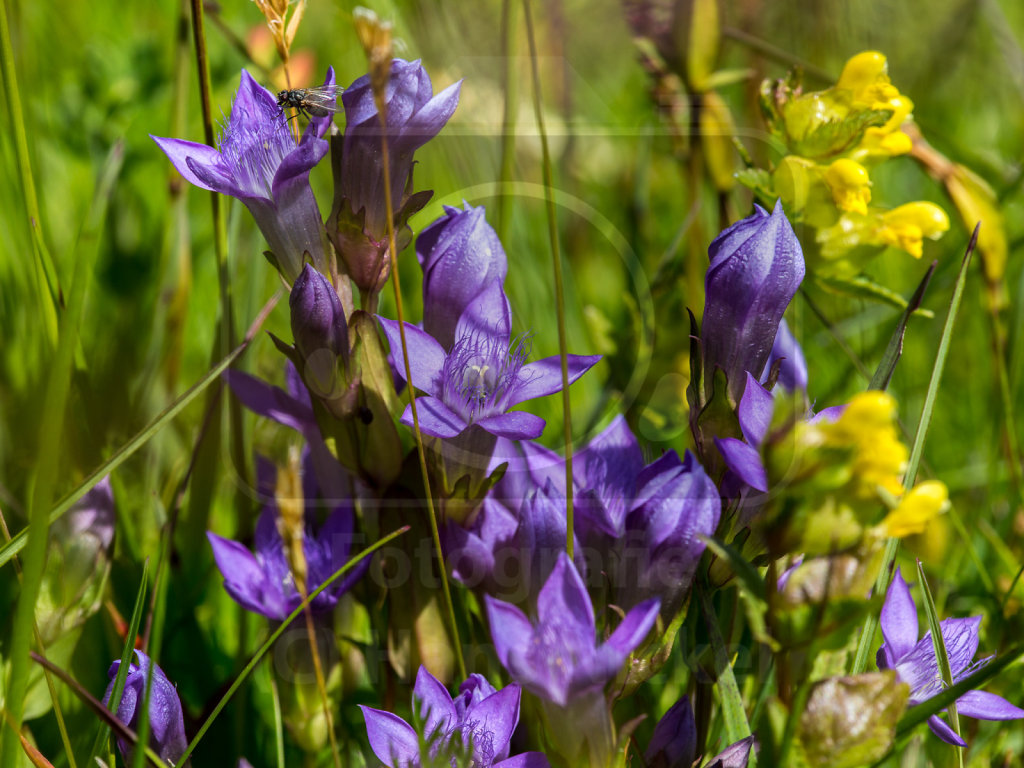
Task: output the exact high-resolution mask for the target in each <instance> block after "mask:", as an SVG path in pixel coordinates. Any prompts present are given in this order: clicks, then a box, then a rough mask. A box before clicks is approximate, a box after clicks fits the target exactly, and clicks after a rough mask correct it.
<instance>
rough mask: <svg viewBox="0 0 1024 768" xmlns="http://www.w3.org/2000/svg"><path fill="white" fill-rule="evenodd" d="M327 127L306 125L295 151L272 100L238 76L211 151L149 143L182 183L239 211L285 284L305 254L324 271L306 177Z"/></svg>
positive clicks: (319, 121)
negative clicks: (245, 212) (225, 198)
mask: <svg viewBox="0 0 1024 768" xmlns="http://www.w3.org/2000/svg"><path fill="white" fill-rule="evenodd" d="M324 85H334V69H333V68H331V69H328V70H327V79H326V80H325V81H324ZM330 123H331V115H327V116H326V117H320V118H317V117H314V118H312V119H311V120H310V122H309V125H308V126H306V131H305V133H304V134H303V135H302V140H301V141H300V142H299V143H298V144H296V143H295V139H294V138H293V137H292V132H291V130H290V128H289V126H288V122H287V120H286V119H285V117H284V113H283V112H282V110H281V108H280V107H279V106H278V105H277V98H276V97H275V96H274V94H272V93H271V92H270V91H268V90H267V89H266V88H264V87H263V86H262V85H260V84H259V83H257V82H256V81H255V80H253V79H252V77H251V76H250V75H249V73H248V72H246V71H245V70H244V69H243V70H242V81H241V85H240V86H239V88H238V93H237V94H236V96H235V101H234V103H233V104H232V105H231V117H230V118H228V123H227V125H226V126H225V127H224V129H223V130H222V131H221V134H220V137H219V138H218V139H217V148H216V149H214V148H213V147H208V146H206V145H205V144H197V143H195V142H191V141H185V140H183V139H163V138H160V137H158V136H152V137H151V138H152V139H153V140H154V141H155V142H156V143H157V145H158V146H159V147H160V149H162V150H163V151H164V152H165V153H166V154H167V157H168V158H169V159H170V161H171V162H172V163H173V164H174V167H175V168H177V169H178V173H180V174H181V175H182V176H184V177H185V180H186V181H188V182H190V183H192V184H195V185H196V186H197V187H201V188H202V189H209V190H212V191H214V192H220V193H221V194H223V195H230V196H231V197H237V198H238V199H239V200H241V201H242V202H243V203H245V206H246V208H248V209H249V212H250V213H251V214H252V216H253V218H254V219H256V224H257V225H258V226H259V228H260V231H262V232H263V236H264V237H265V238H266V239H267V243H268V244H269V245H270V252H271V253H272V254H273V260H274V261H275V263H276V266H277V268H278V270H280V272H281V274H282V275H283V276H284V278H285V280H287V281H288V282H289V283H290V282H292V281H294V280H295V278H296V277H298V275H299V271H300V270H301V269H302V261H303V258H304V254H306V253H308V254H309V255H310V256H311V257H312V259H313V263H314V264H315V265H316V267H317V269H319V270H320V271H321V272H326V271H327V256H326V254H325V252H324V240H323V223H322V221H321V219H320V209H319V208H318V207H317V204H316V199H315V198H314V197H313V190H312V189H311V188H310V186H309V172H310V170H312V168H313V166H315V165H316V164H317V163H318V162H320V160H321V159H322V158H323V156H324V155H326V154H327V149H328V144H327V142H326V141H324V140H323V138H322V136H323V135H324V133H325V132H326V131H327V129H328V127H329V126H330Z"/></svg>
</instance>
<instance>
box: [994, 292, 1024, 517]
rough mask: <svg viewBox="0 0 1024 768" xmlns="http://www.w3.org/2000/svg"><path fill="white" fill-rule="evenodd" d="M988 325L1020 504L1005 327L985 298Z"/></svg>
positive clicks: (1023, 491)
mask: <svg viewBox="0 0 1024 768" xmlns="http://www.w3.org/2000/svg"><path fill="white" fill-rule="evenodd" d="M988 305H989V312H988V317H989V326H990V328H991V331H992V363H993V365H994V366H995V374H996V388H997V389H998V391H999V402H1000V405H1001V406H1002V407H1001V409H1000V410H1001V411H1002V416H1003V433H1004V435H1005V438H1006V442H1005V447H1006V463H1007V464H1008V468H1009V470H1010V480H1011V482H1012V483H1013V488H1014V491H1016V493H1017V503H1018V504H1022V505H1024V481H1022V478H1021V463H1022V461H1021V452H1020V440H1019V438H1018V436H1017V425H1016V420H1015V415H1016V414H1015V413H1014V402H1013V396H1012V394H1011V391H1010V375H1009V372H1008V370H1007V363H1006V328H1005V327H1004V325H1003V322H1002V320H1001V319H1000V317H999V309H998V307H997V306H996V303H995V301H989V302H988Z"/></svg>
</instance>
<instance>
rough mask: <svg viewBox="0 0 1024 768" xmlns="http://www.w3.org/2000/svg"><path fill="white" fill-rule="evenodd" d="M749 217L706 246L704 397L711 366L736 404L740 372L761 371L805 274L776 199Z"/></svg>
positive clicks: (741, 378)
mask: <svg viewBox="0 0 1024 768" xmlns="http://www.w3.org/2000/svg"><path fill="white" fill-rule="evenodd" d="M755 209H756V210H755V212H754V214H753V215H752V216H748V217H747V218H745V219H743V220H742V221H739V222H737V223H735V224H733V225H732V226H731V227H729V228H728V229H726V230H724V231H723V232H722V233H721V234H720V235H718V237H716V238H715V239H714V241H712V243H711V246H710V247H709V248H708V254H709V255H710V257H711V265H710V266H709V267H708V271H707V274H706V275H705V278H704V295H705V299H704V318H703V320H702V321H701V343H702V345H703V349H704V371H705V374H704V376H705V379H704V380H705V393H704V394H705V397H707V398H710V397H711V395H712V392H711V387H712V382H713V381H714V370H715V367H716V366H717V367H720V368H721V369H722V370H723V371H724V372H725V375H726V378H727V380H728V382H729V397H730V398H731V399H732V400H733V402H739V400H740V397H741V396H742V395H743V387H744V385H745V382H746V378H745V376H744V373H745V372H747V371H751V372H752V373H754V374H755V375H756V374H759V373H760V372H761V371H762V370H763V369H764V366H765V363H766V362H767V361H768V357H769V355H770V354H771V350H772V345H773V343H774V341H775V337H776V335H777V334H778V330H779V321H780V320H781V319H782V315H783V313H784V312H785V311H786V307H787V306H789V302H790V301H791V300H792V298H793V296H794V294H796V290H797V288H799V287H800V282H801V281H802V280H803V278H804V257H803V252H802V251H801V250H800V241H799V240H797V238H796V234H795V233H794V232H793V227H792V226H790V223H789V220H788V219H786V215H785V213H783V211H782V204H781V203H776V204H775V210H773V211H772V213H771V215H769V214H768V212H767V211H765V210H764V208H761V207H760V206H755Z"/></svg>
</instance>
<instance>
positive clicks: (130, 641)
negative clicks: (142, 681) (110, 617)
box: [85, 558, 149, 766]
mask: <svg viewBox="0 0 1024 768" xmlns="http://www.w3.org/2000/svg"><path fill="white" fill-rule="evenodd" d="M148 579H149V558H146V560H145V561H144V562H143V563H142V578H141V579H140V580H139V591H138V593H137V594H136V595H135V607H134V608H132V618H131V621H130V623H129V624H128V634H127V635H125V639H124V648H122V649H121V666H120V667H118V669H117V675H116V676H115V677H114V687H113V689H112V690H111V691H110V701H109V702H108V704H107V709H109V710H110V712H112V713H116V712H117V708H118V706H120V704H121V694H123V693H124V683H125V680H127V679H128V665H129V664H130V663H131V658H132V654H133V652H134V651H135V638H136V637H138V635H139V626H140V625H141V624H142V608H143V606H144V605H145V603H146V586H147V583H148ZM109 730H110V727H109V726H108V725H105V724H104V725H100V727H99V730H98V731H97V732H96V738H95V740H94V741H93V745H92V749H91V750H90V751H89V759H88V760H86V761H85V764H86V765H89V766H92V765H95V764H96V758H97V757H99V755H100V752H101V750H102V749H103V744H104V742H105V741H106V740H107V735H108V734H109Z"/></svg>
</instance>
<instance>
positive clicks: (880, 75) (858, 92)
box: [836, 51, 900, 109]
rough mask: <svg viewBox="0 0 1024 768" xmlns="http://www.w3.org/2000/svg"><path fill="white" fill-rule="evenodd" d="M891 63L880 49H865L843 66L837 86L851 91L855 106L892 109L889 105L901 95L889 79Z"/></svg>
mask: <svg viewBox="0 0 1024 768" xmlns="http://www.w3.org/2000/svg"><path fill="white" fill-rule="evenodd" d="M888 71H889V65H888V64H887V63H886V59H885V56H884V55H883V54H881V53H879V52H878V51H864V52H863V53H858V54H857V55H856V56H853V57H852V58H851V59H850V60H849V61H847V62H846V65H845V66H844V67H843V72H842V74H841V75H839V82H838V83H836V88H838V89H839V90H843V91H849V92H850V98H851V101H852V102H853V104H854V105H855V106H866V107H869V108H871V109H892V107H890V106H889V105H888V102H890V101H891V100H892V99H895V98H897V97H898V96H899V95H900V92H899V90H898V89H897V88H896V87H895V86H894V85H892V83H891V82H890V80H889V74H888Z"/></svg>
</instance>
